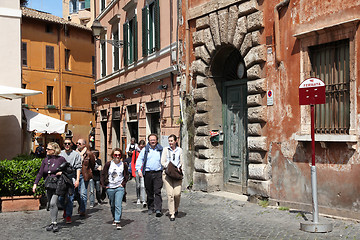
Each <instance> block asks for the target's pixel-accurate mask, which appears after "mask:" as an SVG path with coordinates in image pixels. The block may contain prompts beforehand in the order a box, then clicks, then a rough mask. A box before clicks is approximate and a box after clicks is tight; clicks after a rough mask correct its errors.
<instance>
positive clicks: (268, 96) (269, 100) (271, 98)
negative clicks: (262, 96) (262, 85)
mask: <svg viewBox="0 0 360 240" xmlns="http://www.w3.org/2000/svg"><path fill="white" fill-rule="evenodd" d="M266 100H267V101H266V103H267V105H268V106H272V105H274V92H273V91H272V90H267V91H266Z"/></svg>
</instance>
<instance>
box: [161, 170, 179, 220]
mask: <svg viewBox="0 0 360 240" xmlns="http://www.w3.org/2000/svg"><path fill="white" fill-rule="evenodd" d="M163 182H164V185H165V189H166V194H167V198H168V207H169V213H170V216H171V217H173V216H174V215H175V212H176V211H178V208H179V205H180V196H181V184H182V180H174V179H172V178H170V177H168V176H167V175H166V174H165V173H163Z"/></svg>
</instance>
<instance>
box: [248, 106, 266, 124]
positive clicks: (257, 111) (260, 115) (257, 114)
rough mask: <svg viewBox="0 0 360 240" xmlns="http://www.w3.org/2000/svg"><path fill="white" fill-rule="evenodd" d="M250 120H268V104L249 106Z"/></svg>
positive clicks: (251, 121)
mask: <svg viewBox="0 0 360 240" xmlns="http://www.w3.org/2000/svg"><path fill="white" fill-rule="evenodd" d="M248 120H249V122H250V123H253V122H267V108H266V106H260V107H250V108H248Z"/></svg>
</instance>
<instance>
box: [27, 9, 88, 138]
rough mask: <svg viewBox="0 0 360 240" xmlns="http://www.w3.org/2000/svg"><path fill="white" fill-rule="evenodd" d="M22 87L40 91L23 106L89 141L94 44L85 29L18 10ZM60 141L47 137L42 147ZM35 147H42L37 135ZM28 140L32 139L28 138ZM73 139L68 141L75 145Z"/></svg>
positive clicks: (56, 19)
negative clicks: (54, 119)
mask: <svg viewBox="0 0 360 240" xmlns="http://www.w3.org/2000/svg"><path fill="white" fill-rule="evenodd" d="M21 31H22V37H21V38H22V43H21V50H22V59H21V64H22V86H23V88H29V89H33V90H39V91H42V92H43V94H42V95H38V96H32V97H28V98H27V99H25V100H24V102H23V107H25V108H28V109H29V110H31V111H34V112H38V113H41V114H45V115H48V116H50V117H53V118H56V119H60V120H62V121H66V122H67V123H68V126H67V129H68V130H70V131H71V132H72V135H73V138H74V139H75V140H76V139H78V138H85V139H88V138H89V133H90V131H91V129H92V124H93V123H94V122H95V119H94V112H93V109H92V105H91V94H92V93H93V92H94V66H95V65H94V44H93V42H92V34H91V29H89V28H87V27H84V26H82V25H79V24H76V23H72V22H69V21H66V20H64V19H62V18H59V17H56V16H53V15H51V14H48V13H44V12H39V11H36V10H33V9H29V8H23V9H22V25H21ZM60 138H61V136H60V135H59V134H57V135H47V139H46V142H49V141H52V140H55V141H60V142H61V140H60ZM35 139H37V140H39V141H35V145H36V144H37V143H38V142H39V143H40V142H41V143H45V142H44V140H45V139H44V136H39V135H37V136H36V138H35ZM33 140H34V138H33ZM75 140H74V141H75Z"/></svg>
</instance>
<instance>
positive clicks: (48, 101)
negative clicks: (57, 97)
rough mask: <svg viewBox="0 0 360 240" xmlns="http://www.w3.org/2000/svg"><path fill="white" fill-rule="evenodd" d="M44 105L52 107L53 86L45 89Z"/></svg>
mask: <svg viewBox="0 0 360 240" xmlns="http://www.w3.org/2000/svg"><path fill="white" fill-rule="evenodd" d="M46 104H47V105H54V87H53V86H47V87H46Z"/></svg>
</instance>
